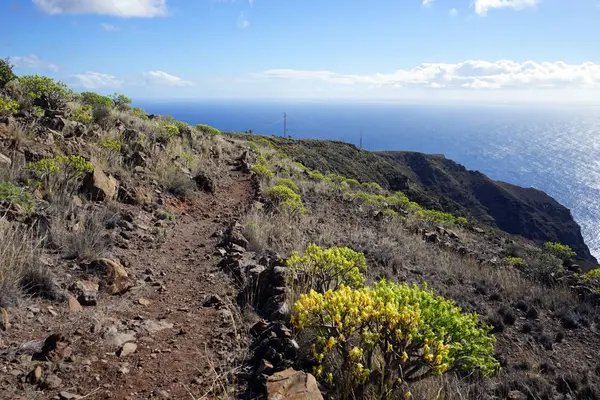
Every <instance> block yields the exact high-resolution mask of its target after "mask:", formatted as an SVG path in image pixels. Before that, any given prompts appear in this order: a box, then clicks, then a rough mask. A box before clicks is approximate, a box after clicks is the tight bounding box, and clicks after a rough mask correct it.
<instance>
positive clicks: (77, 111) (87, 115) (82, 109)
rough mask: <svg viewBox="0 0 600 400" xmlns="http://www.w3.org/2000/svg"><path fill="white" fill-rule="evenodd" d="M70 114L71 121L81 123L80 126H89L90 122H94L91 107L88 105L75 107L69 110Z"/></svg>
mask: <svg viewBox="0 0 600 400" xmlns="http://www.w3.org/2000/svg"><path fill="white" fill-rule="evenodd" d="M71 114H72V119H73V121H76V122H79V123H82V124H89V123H90V122H92V121H93V120H94V115H93V112H92V106H90V105H89V104H84V105H83V106H79V105H77V106H75V107H74V108H73V109H72V110H71Z"/></svg>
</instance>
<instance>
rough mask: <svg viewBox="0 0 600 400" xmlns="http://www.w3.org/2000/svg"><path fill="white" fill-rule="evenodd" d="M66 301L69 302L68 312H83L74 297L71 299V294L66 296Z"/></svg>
mask: <svg viewBox="0 0 600 400" xmlns="http://www.w3.org/2000/svg"><path fill="white" fill-rule="evenodd" d="M67 299H68V300H69V311H72V312H77V311H81V310H83V307H82V306H81V304H80V303H79V302H78V301H77V299H76V298H75V297H73V295H72V294H68V295H67Z"/></svg>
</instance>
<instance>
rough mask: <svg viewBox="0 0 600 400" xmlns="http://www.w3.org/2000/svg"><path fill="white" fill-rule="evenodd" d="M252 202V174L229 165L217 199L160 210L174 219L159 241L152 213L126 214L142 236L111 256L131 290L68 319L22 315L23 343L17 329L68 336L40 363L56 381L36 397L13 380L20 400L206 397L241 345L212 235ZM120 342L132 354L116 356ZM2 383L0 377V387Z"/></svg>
mask: <svg viewBox="0 0 600 400" xmlns="http://www.w3.org/2000/svg"><path fill="white" fill-rule="evenodd" d="M253 198H254V189H253V186H252V182H251V180H250V178H249V176H247V175H245V174H243V173H241V172H239V171H235V169H234V167H230V170H227V171H226V172H224V173H223V176H221V177H219V180H218V185H217V188H216V191H215V193H214V194H208V193H201V194H199V195H198V196H197V197H196V198H195V199H194V200H193V201H190V202H187V203H170V204H166V205H165V208H166V209H171V210H178V213H179V214H180V216H179V217H178V219H177V220H176V222H174V223H172V224H169V226H167V227H166V228H165V232H166V237H164V239H163V241H161V243H157V242H156V236H153V235H151V234H150V233H148V232H149V231H150V229H151V228H150V227H149V225H150V224H151V223H152V221H151V219H150V218H151V215H150V214H148V213H144V212H142V211H140V209H139V208H133V207H132V208H130V211H132V212H133V213H134V215H135V223H136V224H137V225H138V227H141V229H136V231H135V232H134V233H133V235H132V236H133V237H132V238H131V240H130V247H129V249H117V250H118V251H116V252H115V253H116V256H117V257H118V258H119V259H120V260H121V261H122V262H123V263H124V265H125V266H126V267H127V272H128V273H129V275H130V276H131V277H133V279H135V280H136V284H135V286H134V287H133V288H132V289H131V290H130V291H129V292H127V293H126V294H124V295H122V296H108V295H102V296H101V297H100V298H99V301H98V305H97V306H95V307H85V308H84V310H83V311H81V312H69V310H68V308H67V306H66V305H64V304H63V305H61V307H60V309H59V307H57V306H55V309H56V311H57V312H58V315H57V316H52V315H50V316H49V315H47V314H46V313H45V308H46V307H47V305H40V306H38V307H40V308H41V309H42V310H41V312H39V313H38V314H36V317H37V321H36V320H31V321H29V322H27V321H26V319H27V317H25V316H23V317H22V318H24V319H25V320H24V321H23V324H21V325H20V326H17V327H18V328H21V329H20V334H19V336H20V337H21V338H22V337H23V333H24V332H23V331H28V332H29V336H30V338H38V339H39V338H44V337H46V336H48V334H50V333H59V334H61V335H63V336H64V337H65V339H64V342H65V343H64V344H60V345H59V348H58V349H57V350H56V353H57V354H58V357H57V358H56V360H54V361H52V362H47V361H46V362H44V363H43V364H42V367H43V371H44V373H43V375H45V376H47V375H48V374H53V375H56V376H57V377H58V378H59V379H60V385H58V387H55V388H51V389H47V390H45V391H44V392H43V393H40V392H39V391H36V390H35V389H34V388H35V386H32V385H28V384H27V383H19V386H20V389H21V390H19V391H18V392H19V393H21V394H23V395H24V396H25V397H23V398H27V399H30V398H31V399H33V398H35V399H38V398H41V399H46V398H48V399H50V398H54V396H56V398H63V397H60V395H59V393H60V392H61V391H62V392H65V391H66V392H70V393H74V394H78V395H84V396H85V395H89V396H86V397H85V398H88V399H105V398H111V399H145V398H172V399H185V398H187V399H192V398H194V399H198V398H201V397H202V396H203V395H204V394H206V392H207V391H208V390H209V389H210V386H211V385H212V383H213V378H214V376H215V371H214V369H213V368H216V370H217V372H221V371H222V370H223V371H225V370H226V367H227V366H228V365H229V364H231V363H232V362H233V352H234V347H235V344H236V342H239V341H240V340H242V339H241V338H240V337H239V336H238V335H236V332H238V327H237V323H236V322H235V318H234V314H235V312H233V313H232V310H233V311H234V307H232V306H228V304H231V300H229V299H232V298H234V295H235V287H234V285H233V282H232V281H231V278H229V277H228V276H227V275H226V274H225V273H224V272H222V271H220V270H219V268H218V267H217V264H218V262H219V261H220V259H221V258H220V256H219V255H218V253H215V250H216V249H215V245H216V244H217V241H218V239H219V238H218V236H217V235H215V233H218V232H220V231H223V230H225V228H226V227H227V226H228V225H230V224H231V223H233V222H234V221H236V220H237V219H239V218H240V217H241V216H242V215H243V213H244V212H245V210H246V208H247V206H248V205H249V204H251V202H252V200H253ZM145 224H148V225H146V226H144V225H145ZM215 295H216V296H218V297H219V298H217V297H215ZM29 317H31V314H30V315H29ZM127 341H130V342H131V343H134V344H135V345H136V346H137V348H136V349H135V351H134V352H133V353H132V354H130V355H126V356H123V355H121V357H119V356H118V355H117V354H118V350H119V349H120V348H121V347H122V344H123V342H127ZM128 347H129V348H133V347H135V346H131V345H129V346H128ZM35 365H36V364H35V362H33V363H31V364H29V365H27V367H23V369H24V368H29V369H33V368H35ZM11 368H12V367H11V366H8V367H5V370H6V372H8V375H11V374H12V375H13V376H12V377H11V378H13V381H12V382H18V381H21V380H23V378H22V377H19V376H17V373H16V372H13V370H11ZM17 370H18V369H17ZM0 375H2V371H0ZM8 375H7V376H8ZM9 382H10V380H4V381H3V380H1V379H0V383H2V386H3V387H4V388H6V386H4V385H5V384H10V383H9ZM2 386H0V399H4V398H8V399H14V398H18V397H15V396H14V394H13V393H14V392H13V391H10V392H3V391H2ZM55 386H56V385H55ZM38 390H39V389H38ZM3 393H5V394H4V395H3ZM9 393H11V394H9ZM3 396H7V397H3ZM205 398H211V396H208V397H205Z"/></svg>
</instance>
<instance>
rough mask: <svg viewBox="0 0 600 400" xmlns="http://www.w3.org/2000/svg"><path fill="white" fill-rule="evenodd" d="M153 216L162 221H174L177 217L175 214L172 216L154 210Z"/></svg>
mask: <svg viewBox="0 0 600 400" xmlns="http://www.w3.org/2000/svg"><path fill="white" fill-rule="evenodd" d="M154 215H155V216H156V218H158V219H160V220H163V221H175V220H176V219H177V216H176V215H175V214H172V213H170V212H168V211H165V210H156V212H155V213H154Z"/></svg>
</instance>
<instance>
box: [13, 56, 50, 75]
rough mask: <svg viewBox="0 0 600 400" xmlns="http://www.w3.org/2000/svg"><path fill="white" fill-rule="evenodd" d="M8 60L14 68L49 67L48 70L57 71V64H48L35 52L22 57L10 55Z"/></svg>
mask: <svg viewBox="0 0 600 400" xmlns="http://www.w3.org/2000/svg"><path fill="white" fill-rule="evenodd" d="M10 62H11V63H12V64H13V65H14V66H15V68H33V69H49V70H50V71H55V72H56V71H58V70H59V68H58V65H56V64H50V63H48V62H46V61H44V60H42V59H41V58H39V57H38V56H36V55H35V54H30V55H28V56H23V57H10Z"/></svg>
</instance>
